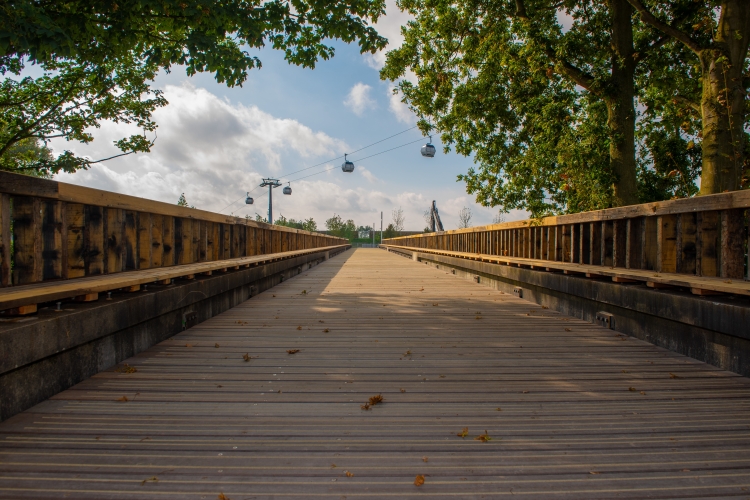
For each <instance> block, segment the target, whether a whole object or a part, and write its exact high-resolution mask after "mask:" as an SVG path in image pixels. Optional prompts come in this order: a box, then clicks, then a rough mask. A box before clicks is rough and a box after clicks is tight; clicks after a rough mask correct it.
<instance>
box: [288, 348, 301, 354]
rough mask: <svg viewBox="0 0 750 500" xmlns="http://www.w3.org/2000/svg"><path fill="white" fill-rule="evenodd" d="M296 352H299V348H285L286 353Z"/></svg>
mask: <svg viewBox="0 0 750 500" xmlns="http://www.w3.org/2000/svg"><path fill="white" fill-rule="evenodd" d="M298 352H299V349H287V350H286V353H287V354H296V353H298Z"/></svg>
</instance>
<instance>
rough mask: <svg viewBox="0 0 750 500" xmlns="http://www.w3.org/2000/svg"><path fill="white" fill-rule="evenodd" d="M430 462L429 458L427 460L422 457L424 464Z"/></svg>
mask: <svg viewBox="0 0 750 500" xmlns="http://www.w3.org/2000/svg"><path fill="white" fill-rule="evenodd" d="M429 460H430V459H429V458H427V457H422V462H425V463H427V462H428V461H429Z"/></svg>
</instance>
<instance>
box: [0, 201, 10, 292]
mask: <svg viewBox="0 0 750 500" xmlns="http://www.w3.org/2000/svg"><path fill="white" fill-rule="evenodd" d="M10 237H11V227H10V196H8V195H7V194H0V286H8V285H10V284H11V268H10Z"/></svg>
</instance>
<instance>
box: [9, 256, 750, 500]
mask: <svg viewBox="0 0 750 500" xmlns="http://www.w3.org/2000/svg"><path fill="white" fill-rule="evenodd" d="M303 292H304V293H303ZM288 350H299V351H298V352H296V353H295V354H288ZM245 354H247V356H248V358H249V361H244V360H243V355H245ZM125 363H126V364H127V366H130V367H133V368H135V369H136V370H137V371H135V372H132V373H127V371H128V370H127V369H126V366H125V364H120V365H118V367H116V368H114V369H110V370H107V371H105V372H103V373H100V374H99V375H97V376H95V377H93V378H91V379H89V380H87V381H86V382H84V383H81V384H79V385H77V386H75V387H74V388H72V389H70V390H68V391H65V392H63V393H61V394H59V395H57V396H55V397H54V398H52V399H50V400H48V401H47V402H45V403H43V404H40V405H38V406H36V407H34V408H33V409H32V410H29V411H27V412H25V413H22V414H20V415H18V416H16V417H13V418H11V419H10V420H8V421H6V422H4V423H3V424H0V443H1V444H0V497H2V498H14V499H15V498H63V497H68V498H76V499H88V498H96V499H131V498H166V499H170V498H174V499H201V498H205V499H211V500H213V499H216V498H220V497H219V495H220V494H221V495H224V497H226V498H231V499H234V500H236V499H243V498H333V499H339V498H343V497H346V498H349V499H351V498H372V499H379V498H398V499H404V498H406V499H411V498H429V499H433V498H437V499H440V498H500V497H512V496H519V495H520V496H522V497H523V498H535V499H546V498H569V499H600V498H631V499H633V498H639V499H640V498H666V497H670V498H675V497H682V498H688V497H691V498H692V497H701V498H705V497H729V496H735V495H736V496H738V497H739V498H744V496H746V495H747V491H748V490H747V488H750V429H749V428H748V422H749V421H750V385H749V384H748V381H747V380H746V379H743V378H742V377H739V376H737V375H734V374H732V373H729V372H726V371H722V370H719V369H717V368H714V367H712V366H709V365H706V364H704V363H700V362H698V361H695V360H692V359H690V358H686V357H684V356H680V355H678V354H675V353H673V352H670V351H666V350H664V349H660V348H657V347H655V346H652V345H650V344H647V343H645V342H641V341H639V340H635V339H633V338H630V337H626V336H622V335H616V334H615V333H614V332H612V331H610V330H605V329H602V328H599V327H596V326H594V325H592V324H590V323H586V322H583V321H580V320H576V319H573V318H569V317H566V316H563V315H561V314H559V313H556V312H552V311H550V310H548V309H543V308H542V307H540V306H538V305H536V304H533V303H530V302H526V301H523V300H521V299H517V298H515V297H513V296H510V295H507V294H503V293H501V292H498V291H495V290H492V289H489V288H486V287H483V286H481V285H477V284H474V283H473V282H471V281H468V280H463V279H461V278H457V277H455V276H452V275H450V274H448V273H446V272H444V271H443V270H438V269H434V268H431V267H428V266H425V265H422V264H419V263H416V262H413V261H411V260H408V259H404V258H402V257H398V256H395V255H394V254H389V253H386V252H384V251H382V250H357V251H356V252H347V253H345V254H343V255H340V256H338V257H336V258H334V259H331V260H329V261H327V262H325V263H324V264H321V265H319V266H317V267H315V268H313V269H312V270H309V271H306V272H304V273H303V274H302V275H300V276H298V277H296V278H294V279H291V280H289V281H286V282H284V283H282V284H281V285H278V286H277V287H274V288H272V289H270V290H268V291H266V292H264V293H262V294H260V295H258V296H256V297H253V298H252V299H250V300H248V301H247V302H245V303H243V304H241V305H240V306H237V307H235V308H234V309H232V310H230V311H227V312H225V313H223V314H221V315H219V316H216V317H214V318H213V319H210V320H208V321H206V322H204V323H201V324H200V325H198V326H196V327H193V328H191V329H189V330H187V331H185V332H183V333H181V334H179V335H177V336H175V337H173V338H172V339H170V340H168V341H165V342H162V343H161V344H159V345H157V346H154V347H153V348H151V349H149V350H147V351H145V352H143V353H141V354H139V355H137V356H135V357H133V358H130V359H128V360H126V361H125ZM631 388H632V389H633V390H630V389H631ZM378 394H380V395H382V396H383V397H384V401H383V402H382V404H379V405H375V406H374V407H372V408H371V409H370V410H362V409H361V408H360V405H362V404H364V403H365V402H366V401H367V400H368V398H370V397H371V396H374V395H378ZM125 399H127V401H125ZM464 428H467V433H466V437H464V438H462V437H459V436H458V435H457V434H461V433H462V431H463V429H464ZM480 435H488V436H490V437H491V440H489V441H487V442H481V441H478V440H475V438H476V437H478V436H480ZM347 472H349V474H347ZM417 475H422V476H424V478H425V482H424V485H422V486H420V487H416V486H414V480H415V477H416V476H417Z"/></svg>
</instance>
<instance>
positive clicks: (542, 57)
mask: <svg viewBox="0 0 750 500" xmlns="http://www.w3.org/2000/svg"><path fill="white" fill-rule="evenodd" d="M399 6H400V7H401V8H402V9H403V10H407V11H408V12H410V13H411V14H412V15H414V16H415V17H416V20H415V21H413V22H411V23H410V24H409V25H408V27H406V28H405V29H404V35H405V42H404V44H403V45H402V46H401V47H400V48H399V49H396V50H394V51H390V52H389V53H388V57H387V63H386V66H385V67H384V68H383V70H382V71H381V78H384V79H390V80H398V79H400V78H402V77H403V76H404V75H405V72H406V71H407V70H411V71H413V72H414V73H415V74H416V76H417V83H416V84H414V83H411V82H410V81H409V80H402V81H400V83H399V85H398V89H397V90H398V91H399V92H401V93H402V94H403V100H404V102H406V103H408V104H409V105H410V107H411V108H412V109H413V110H414V111H415V112H416V113H417V114H418V115H419V116H420V119H421V120H420V126H421V127H422V129H423V130H424V131H429V130H430V129H431V128H435V129H437V130H440V131H441V134H442V135H441V137H442V139H443V141H444V143H445V144H446V145H447V146H446V148H449V147H451V146H454V147H455V148H456V150H457V151H458V152H459V153H461V154H464V155H472V154H473V155H475V161H476V162H477V163H478V164H479V165H480V167H479V170H478V171H476V170H474V169H471V170H470V171H469V172H468V173H467V174H465V175H462V176H459V180H463V181H465V182H466V183H467V191H468V192H470V193H474V194H476V195H477V201H479V202H481V203H482V204H484V205H488V206H496V205H500V206H501V207H502V208H503V209H504V210H506V211H507V210H509V209H511V208H525V209H528V210H530V211H531V212H532V214H533V215H535V216H538V215H543V214H545V213H549V212H560V211H563V212H564V211H568V212H575V211H580V210H588V209H595V208H606V207H609V206H618V205H623V204H631V203H637V202H638V201H639V198H638V185H637V175H636V174H637V165H638V164H637V161H636V154H635V152H636V144H635V140H636V136H635V127H636V113H635V108H634V98H635V91H636V89H635V86H634V81H635V78H636V72H637V70H638V68H639V67H640V66H639V65H644V64H646V63H648V60H649V59H650V57H652V56H653V54H655V53H657V52H659V51H660V50H666V49H665V47H664V45H665V43H666V42H665V38H664V37H661V38H660V37H659V36H658V32H656V30H654V29H652V28H650V27H648V26H646V25H644V24H642V23H638V22H637V21H634V20H633V16H632V8H631V7H630V5H629V4H628V3H627V1H626V0H608V1H607V2H594V1H584V2H577V1H576V2H574V1H572V0H566V1H564V2H560V3H557V4H553V3H551V2H549V1H547V0H516V1H515V2H491V1H482V2H476V1H471V0H462V1H460V2H458V3H455V2H453V3H452V2H448V1H447V0H401V1H400V2H399ZM558 9H559V10H558ZM560 13H563V14H565V15H567V16H569V17H570V19H571V22H572V24H571V26H570V28H569V29H568V30H563V29H562V27H561V25H560V23H559V21H558V15H559V14H560ZM642 71H645V70H642Z"/></svg>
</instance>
